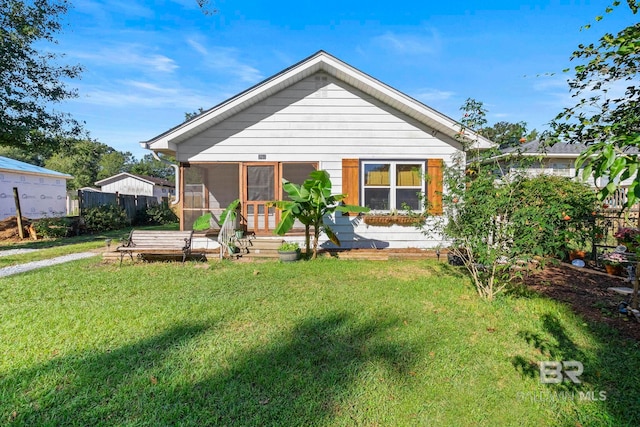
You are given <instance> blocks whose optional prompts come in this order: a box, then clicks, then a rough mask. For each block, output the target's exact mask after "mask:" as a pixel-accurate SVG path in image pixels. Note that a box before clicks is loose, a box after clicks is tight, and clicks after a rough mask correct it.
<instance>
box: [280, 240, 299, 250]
mask: <svg viewBox="0 0 640 427" xmlns="http://www.w3.org/2000/svg"><path fill="white" fill-rule="evenodd" d="M299 250H300V245H299V244H298V243H297V242H284V243H282V244H281V245H280V247H279V248H278V251H279V252H293V251H299Z"/></svg>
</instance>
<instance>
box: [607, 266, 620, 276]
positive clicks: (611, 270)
mask: <svg viewBox="0 0 640 427" xmlns="http://www.w3.org/2000/svg"><path fill="white" fill-rule="evenodd" d="M604 269H605V270H607V274H610V275H612V276H622V271H623V268H622V265H620V264H618V265H613V264H605V265H604Z"/></svg>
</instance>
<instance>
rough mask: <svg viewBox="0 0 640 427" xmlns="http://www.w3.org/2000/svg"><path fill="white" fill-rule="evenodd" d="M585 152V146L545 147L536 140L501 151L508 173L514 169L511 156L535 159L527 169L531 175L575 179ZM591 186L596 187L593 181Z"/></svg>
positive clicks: (563, 144)
mask: <svg viewBox="0 0 640 427" xmlns="http://www.w3.org/2000/svg"><path fill="white" fill-rule="evenodd" d="M584 150H586V146H585V145H583V144H568V143H557V144H554V145H552V146H547V147H543V146H542V144H541V142H540V141H539V140H537V139H535V140H533V141H529V142H525V143H524V144H521V145H517V146H512V147H506V148H503V149H501V150H500V151H501V152H502V153H503V155H504V156H503V158H504V159H505V161H503V162H501V163H502V164H503V167H504V169H505V170H504V172H505V173H506V172H509V171H510V170H512V169H513V166H512V165H511V162H510V161H509V159H510V157H509V155H522V156H524V157H530V158H531V157H533V158H534V159H532V162H531V164H527V167H526V169H527V172H528V173H530V174H531V175H541V174H547V175H556V176H566V177H574V176H575V175H576V169H575V162H576V159H577V158H578V156H579V155H580V153H582V152H583V151H584ZM590 184H591V185H594V184H593V181H592V182H591V183H590Z"/></svg>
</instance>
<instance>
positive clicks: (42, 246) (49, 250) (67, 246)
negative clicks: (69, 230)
mask: <svg viewBox="0 0 640 427" xmlns="http://www.w3.org/2000/svg"><path fill="white" fill-rule="evenodd" d="M135 228H136V229H149V230H167V229H168V230H176V229H178V228H179V225H178V224H170V225H158V226H143V227H135ZM130 232H131V228H126V229H123V230H115V231H107V232H104V233H100V234H83V235H80V236H75V237H67V238H59V239H42V240H35V241H34V240H30V239H25V240H24V241H22V242H18V243H16V242H0V252H1V251H3V250H10V249H37V251H36V252H29V253H23V254H16V255H6V256H0V268H2V267H9V266H12V265H16V264H23V263H26V262H31V261H40V260H43V259H50V258H53V257H57V256H62V255H68V254H72V253H77V252H86V251H92V250H96V249H100V248H106V240H107V239H110V240H111V244H112V245H114V246H117V245H119V244H120V241H121V239H126V238H127V237H128V236H129V233H130Z"/></svg>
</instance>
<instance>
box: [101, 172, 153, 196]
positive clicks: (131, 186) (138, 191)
mask: <svg viewBox="0 0 640 427" xmlns="http://www.w3.org/2000/svg"><path fill="white" fill-rule="evenodd" d="M101 190H102V192H103V193H120V194H133V195H138V196H153V195H154V194H153V184H151V183H149V182H145V181H141V180H139V179H136V178H133V177H130V176H125V177H123V178H122V179H119V180H117V181H114V182H111V183H108V184H105V185H103V186H102V187H101Z"/></svg>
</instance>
